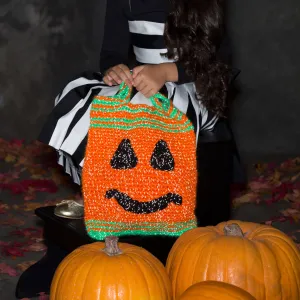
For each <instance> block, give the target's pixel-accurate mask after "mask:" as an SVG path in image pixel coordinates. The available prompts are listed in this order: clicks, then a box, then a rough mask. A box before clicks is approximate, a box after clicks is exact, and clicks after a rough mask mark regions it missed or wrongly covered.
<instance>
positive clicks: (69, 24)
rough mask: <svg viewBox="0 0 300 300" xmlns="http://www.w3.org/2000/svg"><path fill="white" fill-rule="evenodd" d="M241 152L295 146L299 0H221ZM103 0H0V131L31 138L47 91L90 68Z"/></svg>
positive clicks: (46, 104) (280, 151)
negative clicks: (235, 73)
mask: <svg viewBox="0 0 300 300" xmlns="http://www.w3.org/2000/svg"><path fill="white" fill-rule="evenodd" d="M228 4H229V11H228V15H229V33H230V36H231V40H232V44H233V48H234V50H235V51H234V55H233V59H234V66H236V67H238V68H240V69H241V70H242V73H241V75H240V77H239V82H238V84H239V89H240V90H241V93H240V94H239V97H238V98H237V100H236V103H235V105H234V118H233V125H234V126H233V127H234V131H235V133H236V136H237V141H238V144H239V147H240V149H241V152H242V154H243V155H242V156H244V157H245V158H246V160H247V159H251V158H252V157H260V156H270V155H271V156H272V155H275V156H278V155H283V156H287V155H296V154H299V152H300V118H299V112H300V101H299V100H300V55H299V53H300V39H299V32H300V1H299V0H285V1H282V0H252V1H240V0H228ZM104 8H105V1H104V0H97V1H96V0H89V1H80V0H77V1H75V0H28V1H26V4H25V2H24V1H21V0H1V4H0V17H1V21H2V23H1V24H0V119H1V125H2V126H1V129H0V136H1V137H5V138H25V139H34V138H36V136H37V134H38V133H39V130H40V128H41V126H42V124H43V122H44V119H45V118H46V116H47V114H48V113H49V111H50V110H51V108H52V107H53V103H54V97H55V96H56V94H57V93H58V92H59V91H60V89H61V88H62V87H63V85H64V84H65V83H66V82H67V81H68V80H69V79H70V78H72V77H73V76H75V75H76V74H78V73H80V72H82V71H84V70H97V69H98V59H99V52H100V48H101V40H102V35H103V19H104V13H105V11H104Z"/></svg>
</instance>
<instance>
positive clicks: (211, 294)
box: [179, 281, 255, 300]
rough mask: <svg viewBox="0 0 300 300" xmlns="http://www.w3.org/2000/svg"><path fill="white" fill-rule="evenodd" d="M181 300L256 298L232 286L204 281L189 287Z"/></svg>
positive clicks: (240, 299) (245, 299)
mask: <svg viewBox="0 0 300 300" xmlns="http://www.w3.org/2000/svg"><path fill="white" fill-rule="evenodd" d="M179 300H255V298H254V297H253V296H251V295H250V294H249V293H248V292H246V291H244V290H242V289H241V288H239V287H237V286H234V285H232V284H228V283H224V282H219V281H202V282H200V283H196V284H194V285H192V286H191V287H189V288H188V289H187V290H186V291H185V292H184V293H183V294H182V296H181V297H180V298H179Z"/></svg>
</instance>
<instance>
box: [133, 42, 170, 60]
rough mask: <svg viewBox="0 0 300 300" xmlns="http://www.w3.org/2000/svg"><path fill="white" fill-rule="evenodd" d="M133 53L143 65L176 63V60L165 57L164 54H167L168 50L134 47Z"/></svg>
mask: <svg viewBox="0 0 300 300" xmlns="http://www.w3.org/2000/svg"><path fill="white" fill-rule="evenodd" d="M133 51H134V54H135V56H136V60H137V61H138V62H140V63H143V64H162V63H167V62H174V60H171V59H168V58H167V57H165V56H164V55H161V54H164V53H167V49H145V48H139V47H136V46H133Z"/></svg>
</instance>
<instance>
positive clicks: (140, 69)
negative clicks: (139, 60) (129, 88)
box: [132, 66, 145, 78]
mask: <svg viewBox="0 0 300 300" xmlns="http://www.w3.org/2000/svg"><path fill="white" fill-rule="evenodd" d="M144 68H145V66H138V67H135V68H134V69H133V70H132V76H133V78H135V77H136V76H137V75H138V74H139V73H140V72H141V71H142V70H143V69H144Z"/></svg>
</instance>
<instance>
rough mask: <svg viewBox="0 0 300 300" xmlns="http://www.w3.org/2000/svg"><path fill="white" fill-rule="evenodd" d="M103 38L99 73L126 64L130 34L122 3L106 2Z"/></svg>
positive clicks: (109, 0)
mask: <svg viewBox="0 0 300 300" xmlns="http://www.w3.org/2000/svg"><path fill="white" fill-rule="evenodd" d="M104 26H105V28H104V37H103V44H102V50H101V54H100V71H101V73H103V74H104V73H105V71H106V70H107V69H109V68H111V67H113V66H116V65H119V64H124V65H127V64H128V49H129V46H130V33H129V25H128V20H127V18H126V16H125V13H124V9H123V5H122V1H120V0H107V6H106V16H105V23H104Z"/></svg>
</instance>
